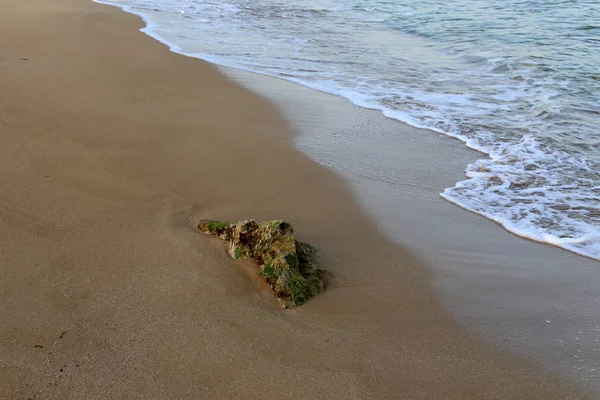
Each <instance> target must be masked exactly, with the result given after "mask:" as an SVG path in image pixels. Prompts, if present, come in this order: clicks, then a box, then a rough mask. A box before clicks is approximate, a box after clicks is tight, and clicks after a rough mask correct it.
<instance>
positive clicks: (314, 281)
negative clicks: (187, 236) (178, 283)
mask: <svg viewBox="0 0 600 400" xmlns="http://www.w3.org/2000/svg"><path fill="white" fill-rule="evenodd" d="M198 228H199V229H200V230H201V231H203V232H205V233H207V234H209V235H212V236H216V237H218V238H221V239H223V240H226V241H228V242H229V243H230V246H229V250H228V252H229V255H230V256H231V257H233V258H236V259H242V258H251V259H253V260H254V261H255V262H256V263H257V264H258V265H259V266H260V273H259V276H260V277H262V278H263V279H264V280H265V281H266V282H267V283H268V284H269V286H270V287H271V289H272V290H273V292H274V293H275V295H276V296H277V297H278V298H279V299H280V300H281V302H282V304H283V307H284V308H293V307H297V306H299V305H301V304H303V303H305V302H306V301H307V300H308V299H310V298H311V297H312V296H314V295H316V294H318V293H320V292H322V291H323V290H325V281H324V279H323V278H324V277H323V275H324V273H323V271H322V270H320V269H319V268H317V267H316V265H315V263H314V261H315V255H316V250H315V248H314V247H313V246H311V245H310V244H308V243H302V242H298V241H297V240H296V239H295V238H294V230H293V229H292V226H291V225H290V224H289V223H287V222H285V221H281V220H273V221H266V222H261V223H260V224H259V223H257V222H256V221H254V220H247V221H240V222H238V223H235V224H230V223H227V222H220V221H212V220H207V219H205V220H202V221H200V223H199V224H198Z"/></svg>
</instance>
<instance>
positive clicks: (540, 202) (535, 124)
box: [103, 0, 600, 260]
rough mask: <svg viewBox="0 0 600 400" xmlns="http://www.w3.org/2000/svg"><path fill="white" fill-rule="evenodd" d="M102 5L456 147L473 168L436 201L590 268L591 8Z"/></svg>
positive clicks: (225, 60)
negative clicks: (473, 153)
mask: <svg viewBox="0 0 600 400" xmlns="http://www.w3.org/2000/svg"><path fill="white" fill-rule="evenodd" d="M103 2H104V3H108V4H113V5H118V6H121V7H123V8H125V9H126V10H127V11H130V12H133V13H136V14H138V15H141V16H142V17H143V18H144V19H145V20H146V22H147V23H148V27H147V28H146V32H147V33H149V34H151V35H152V36H154V37H155V38H157V39H159V40H161V41H163V42H165V43H167V44H169V45H170V46H171V48H172V49H173V50H174V51H177V52H181V53H184V54H188V55H192V56H195V57H199V58H203V59H205V60H208V61H211V62H214V63H217V64H221V65H226V66H231V67H236V68H240V69H245V70H249V71H254V72H259V73H262V74H267V75H272V76H276V77H279V78H283V79H287V80H290V81H293V82H297V83H300V84H303V85H305V86H308V87H311V88H315V89H318V90H322V91H325V92H328V93H332V94H335V95H339V96H343V97H345V98H347V99H348V100H350V101H351V102H353V103H354V104H356V105H359V106H362V107H367V108H372V109H377V110H381V112H383V114H385V115H386V116H387V117H389V118H394V119H398V120H401V121H404V122H406V123H409V124H411V125H414V126H417V127H423V128H429V129H432V130H435V131H437V132H441V133H444V134H446V135H450V136H453V137H455V138H457V139H460V140H461V141H463V142H464V143H465V144H466V145H467V146H469V147H471V148H473V149H476V150H478V151H480V152H482V154H481V158H480V159H479V160H478V161H476V162H474V163H473V164H470V165H468V166H465V167H466V175H467V176H466V178H467V179H465V180H462V181H460V182H457V183H456V184H455V185H454V186H453V187H449V188H447V189H446V190H444V192H443V193H441V196H442V197H444V198H445V199H447V200H448V201H451V202H453V203H455V204H457V205H458V206H461V207H463V208H466V209H468V210H471V211H474V212H476V213H479V214H481V215H484V216H486V217H487V218H490V219H492V220H494V221H496V222H498V223H500V224H501V225H502V226H504V227H505V228H506V229H508V230H509V231H511V232H513V233H515V234H517V235H520V236H524V237H527V238H530V239H533V240H537V241H541V242H547V243H550V244H553V245H556V246H559V247H562V248H565V249H567V250H570V251H573V252H576V253H578V254H581V255H585V256H588V257H591V258H595V259H597V260H600V128H599V127H600V2H598V1H597V0H569V1H565V0H531V1H523V0H519V1H517V0H506V1H503V2H498V1H492V0H455V1H451V2H448V1H441V0H422V1H419V2H414V1H409V0H394V1H381V0H337V1H333V0H305V1H302V2H298V1H291V0H252V1H250V0H226V1H205V0H183V1H182V0H106V1H103ZM424 134H427V133H426V132H425V133H424ZM383 150H384V149H382V151H383ZM424 156H425V157H426V156H431V157H434V156H435V155H424ZM348 163H352V160H348Z"/></svg>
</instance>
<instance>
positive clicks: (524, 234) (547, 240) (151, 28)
mask: <svg viewBox="0 0 600 400" xmlns="http://www.w3.org/2000/svg"><path fill="white" fill-rule="evenodd" d="M91 1H93V2H96V3H99V4H103V5H107V6H111V7H116V8H118V9H120V10H123V11H125V12H127V13H130V14H133V15H136V16H138V17H139V18H141V19H142V20H143V21H144V24H145V26H144V27H143V28H142V29H140V31H141V32H143V33H144V34H146V35H148V36H150V37H151V38H153V39H155V40H157V41H158V42H160V43H162V44H164V45H165V46H167V47H168V48H169V50H170V51H172V52H174V53H177V54H181V55H184V56H186V57H191V58H196V59H200V60H203V61H205V62H208V63H210V64H213V65H216V66H217V67H218V68H223V69H225V70H227V69H232V70H238V71H242V72H243V73H252V74H258V75H260V76H264V77H267V78H272V79H280V80H283V81H286V82H290V83H292V84H296V85H300V86H302V87H304V88H308V89H311V90H315V91H318V92H320V93H323V94H325V95H331V96H335V97H338V98H341V99H343V100H344V101H347V102H349V103H351V104H352V105H353V106H355V107H358V108H362V109H366V110H369V111H371V110H372V111H376V112H378V113H380V114H381V115H382V116H384V117H386V118H389V119H392V120H394V121H397V122H400V123H401V124H404V125H408V126H410V127H411V129H412V128H414V129H419V130H424V131H429V132H432V133H434V134H441V135H444V136H447V137H449V138H452V139H455V140H457V141H459V142H460V143H461V144H462V145H463V146H464V147H466V148H468V149H469V150H473V151H475V152H477V153H478V154H480V155H482V156H481V157H477V158H474V159H473V158H469V159H470V162H469V163H468V164H465V165H464V166H461V171H464V172H466V173H465V174H462V175H460V176H458V177H457V179H456V181H453V182H448V184H447V185H446V186H445V187H443V188H441V190H440V193H439V195H440V197H442V198H443V199H444V200H446V201H448V202H449V203H452V204H454V205H455V206H456V207H459V208H461V209H464V210H466V211H469V212H471V213H474V214H477V215H479V216H482V217H484V218H486V219H489V220H490V221H493V222H494V223H496V224H497V225H498V226H500V227H501V228H502V229H504V230H506V231H507V232H509V233H511V234H513V235H515V236H518V237H519V238H521V239H524V240H530V241H533V242H537V243H542V244H546V245H550V246H554V247H557V248H559V249H561V250H564V251H567V252H570V253H572V254H575V255H578V256H580V257H584V258H587V259H590V260H593V261H596V262H600V258H598V257H597V256H594V255H593V254H591V253H587V252H585V251H583V250H581V249H578V248H576V247H573V246H572V245H573V244H576V243H586V242H588V241H591V242H595V241H597V240H596V239H597V238H596V237H595V236H593V237H589V236H585V237H580V238H577V239H573V238H569V239H565V238H562V237H558V236H555V235H553V234H550V233H542V234H540V233H536V232H531V231H529V230H527V229H525V230H524V229H523V228H522V227H519V226H518V224H516V223H515V222H512V221H508V220H505V219H503V218H502V217H501V216H498V215H494V214H493V213H490V212H487V211H485V210H477V209H476V208H475V207H473V206H470V205H468V204H466V203H465V202H464V199H463V200H462V201H461V200H460V199H458V198H457V197H456V196H453V194H452V189H454V188H457V187H459V186H461V184H462V183H464V182H468V181H469V180H470V179H471V178H472V177H469V176H468V173H469V172H470V173H473V171H469V167H470V166H471V165H472V164H474V163H476V162H477V161H489V160H492V159H493V156H492V155H491V150H486V149H485V148H484V147H481V146H479V145H476V144H474V143H473V141H472V140H470V139H469V138H468V137H466V136H463V135H461V134H457V133H452V132H450V131H445V130H441V129H438V128H435V127H428V126H425V125H422V124H420V123H419V122H416V121H414V120H411V119H410V118H408V119H407V117H406V116H404V117H403V116H399V115H397V114H398V113H397V112H395V111H392V110H390V109H386V108H383V107H380V106H377V105H373V104H369V103H365V102H362V101H357V100H355V99H353V98H352V97H351V96H349V95H346V94H343V93H341V92H338V91H336V90H333V89H331V88H329V89H327V88H323V87H321V86H319V85H314V84H311V83H310V82H308V81H303V80H301V79H298V78H293V77H291V76H287V77H284V76H277V75H275V74H273V73H269V72H266V71H261V70H259V69H254V68H250V67H246V66H241V65H238V64H235V63H230V62H224V61H223V60H221V59H219V57H215V56H213V55H211V54H198V53H190V52H188V51H184V50H183V48H182V47H180V45H179V44H177V43H176V42H174V41H172V40H171V39H168V38H165V37H163V36H161V33H159V28H160V26H159V25H158V24H157V23H156V22H154V21H153V20H152V18H151V17H150V16H149V15H147V14H148V13H147V12H146V13H145V12H140V11H137V10H136V9H135V8H134V7H131V6H126V5H124V4H118V3H114V2H107V1H104V0H91ZM150 14H152V13H150ZM255 91H256V90H255Z"/></svg>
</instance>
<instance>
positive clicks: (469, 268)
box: [222, 68, 600, 398]
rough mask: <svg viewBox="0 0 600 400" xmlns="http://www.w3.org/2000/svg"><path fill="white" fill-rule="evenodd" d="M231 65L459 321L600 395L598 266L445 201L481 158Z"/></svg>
mask: <svg viewBox="0 0 600 400" xmlns="http://www.w3.org/2000/svg"><path fill="white" fill-rule="evenodd" d="M222 70H223V71H224V72H226V73H227V75H228V76H231V77H233V78H234V79H235V80H236V81H237V82H240V83H241V84H243V85H244V86H246V87H248V88H251V89H253V90H256V91H257V92H259V93H261V94H262V95H264V96H266V97H267V98H269V99H270V100H272V102H273V103H274V104H276V105H277V108H278V109H279V111H280V112H281V113H282V115H283V116H284V117H285V118H286V119H287V121H288V122H289V123H290V124H291V125H292V127H293V128H294V129H295V131H296V132H297V133H298V134H297V135H296V136H295V143H296V145H297V147H299V148H300V149H302V150H303V151H304V152H306V153H307V154H309V155H310V156H311V157H312V158H313V159H314V160H315V161H317V162H320V163H323V164H324V165H327V166H328V167H329V168H330V169H332V170H334V171H336V172H337V173H339V174H341V175H342V176H343V177H344V178H345V179H346V180H347V181H348V182H349V183H350V184H351V187H352V188H353V190H354V193H355V194H356V195H357V198H358V200H359V201H360V203H361V204H362V205H364V208H365V210H366V211H367V212H368V213H369V214H370V215H372V216H373V218H374V219H375V220H376V222H377V224H378V226H379V228H380V229H381V231H382V232H384V233H385V234H386V236H388V237H390V238H391V239H392V240H394V241H395V242H397V243H400V244H401V245H404V246H406V247H408V248H410V249H411V251H412V252H413V253H414V254H416V255H417V256H418V257H419V258H420V259H422V260H424V261H426V263H427V266H428V267H429V268H430V270H431V271H432V272H433V274H432V276H431V279H430V282H431V283H432V287H433V288H434V291H435V293H436V294H437V295H438V296H439V298H440V300H441V301H442V304H443V307H444V309H446V310H447V311H448V312H450V313H451V314H452V315H453V316H454V317H455V318H457V319H458V321H459V322H460V323H461V324H463V325H464V326H466V327H468V328H469V329H470V330H472V331H476V332H477V333H478V334H480V335H482V336H483V337H485V339H486V340H487V341H491V342H493V343H494V344H496V345H498V346H501V347H503V348H509V349H510V350H512V351H514V352H515V353H517V354H519V355H523V356H526V357H527V358H529V359H531V360H535V361H536V362H541V363H543V365H544V367H545V368H548V369H551V370H553V371H555V372H557V373H560V374H561V375H563V376H568V377H571V378H572V379H574V380H576V381H577V382H579V383H580V384H582V385H585V386H586V387H589V388H590V390H593V391H594V392H595V393H596V397H597V398H600V273H599V269H598V267H599V264H598V262H597V261H595V260H591V259H588V258H585V257H581V256H578V255H575V254H572V253H569V252H567V251H564V250H562V249H559V248H556V247H553V246H549V245H546V244H541V243H537V242H533V241H530V240H526V239H523V238H519V237H518V236H515V235H513V234H510V233H508V232H507V231H505V230H504V229H503V228H502V227H500V226H499V225H497V224H496V223H493V222H491V221H489V220H488V219H486V218H483V217H481V216H479V215H477V214H473V213H471V212H468V211H466V210H463V209H461V208H459V207H457V206H455V205H453V204H451V203H449V202H447V201H445V200H444V199H442V198H441V197H440V195H439V193H441V192H442V191H443V190H444V188H446V187H450V186H452V185H453V184H454V183H455V182H457V181H459V180H462V179H463V178H464V173H463V170H464V168H465V166H466V165H467V164H468V163H472V162H474V161H475V160H476V159H478V158H482V157H484V155H483V154H482V153H479V152H476V151H473V150H471V149H469V148H467V147H466V146H465V145H464V144H463V143H462V142H460V141H458V140H455V139H452V138H449V137H447V136H444V135H441V134H439V133H436V132H432V131H429V130H422V129H416V128H413V127H410V126H407V125H405V124H403V123H400V122H398V121H395V120H392V119H389V118H385V117H384V116H383V115H381V113H380V112H378V111H372V110H366V109H364V108H360V107H356V106H354V105H352V104H350V103H349V102H348V101H346V100H344V99H342V98H340V97H336V96H332V95H328V94H325V93H321V92H317V91H315V90H312V89H308V88H305V87H302V86H299V85H297V84H294V83H290V82H286V81H284V80H281V79H274V78H270V77H265V76H262V75H257V74H253V73H249V72H244V71H239V70H233V69H230V68H223V69H222Z"/></svg>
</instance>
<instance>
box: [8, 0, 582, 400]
mask: <svg viewBox="0 0 600 400" xmlns="http://www.w3.org/2000/svg"><path fill="white" fill-rule="evenodd" d="M141 27H142V23H141V21H140V20H139V19H137V18H136V17H133V16H131V15H128V14H125V13H123V12H120V11H119V10H117V9H113V8H110V7H107V6H102V5H98V4H94V3H91V2H86V1H79V0H56V1H53V2H47V1H43V0H30V1H28V2H26V3H23V2H18V3H17V2H12V1H6V0H0V50H1V52H2V53H1V55H0V71H1V74H0V174H1V177H2V179H1V180H0V272H1V274H2V277H3V279H2V280H1V281H0V293H2V295H1V297H0V320H1V321H2V324H1V325H0V397H2V398H9V399H13V398H14V399H21V398H22V399H29V398H32V399H33V398H44V399H82V398H85V399H113V398H126V399H134V398H140V399H142V398H143V399H163V398H164V399H174V398H177V399H180V398H192V399H200V398H202V399H208V398H215V399H223V398H245V399H254V398H257V399H258V398H260V399H270V398H281V397H294V398H307V399H308V398H336V399H338V398H339V399H354V398H365V399H377V398H381V399H396V398H407V399H481V398H490V399H491V398H493V399H515V398H526V399H537V398H539V399H579V398H584V395H583V394H582V393H581V392H580V391H579V390H578V389H576V388H574V387H573V386H572V385H571V384H569V383H566V382H564V381H561V380H558V379H556V378H554V377H551V376H549V375H548V374H547V373H545V372H543V371H542V370H541V369H540V368H534V367H533V366H531V365H527V364H525V363H524V362H521V361H519V360H517V359H516V358H515V357H513V356H510V355H506V354H502V353H501V352H500V351H499V350H496V349H492V348H490V347H489V346H486V345H484V344H482V343H481V342H479V341H478V340H476V339H474V338H473V337H471V336H470V335H468V334H466V333H465V332H464V331H463V330H462V329H461V328H459V327H458V326H457V325H456V324H455V323H454V322H452V320H451V319H450V318H448V317H447V316H446V315H445V314H444V312H443V311H442V310H441V308H440V307H439V306H438V304H437V301H436V299H435V297H434V296H433V295H432V294H431V292H430V291H429V289H428V276H427V275H426V273H425V271H426V268H425V266H424V265H423V264H422V262H421V261H419V260H418V259H417V258H416V257H415V256H414V255H413V253H412V252H411V251H409V250H408V249H406V248H402V247H400V246H398V245H396V244H393V243H391V242H390V241H389V240H388V239H387V238H386V237H385V236H383V235H382V234H381V233H380V232H379V231H378V229H377V226H376V224H375V223H373V222H372V221H371V219H370V218H369V217H368V216H367V215H366V214H365V213H364V212H363V210H362V208H361V206H360V205H359V204H358V203H357V202H356V201H355V200H354V199H353V197H352V193H351V189H350V188H349V186H348V185H347V184H346V183H345V182H344V181H343V180H342V179H340V178H339V177H338V176H336V175H334V173H332V172H330V171H329V170H327V169H325V168H323V167H322V166H319V165H318V164H316V163H313V162H312V161H310V160H309V159H308V158H307V157H306V156H304V155H303V154H302V153H300V152H298V151H296V150H294V148H293V147H292V146H291V144H290V138H291V137H292V133H291V131H290V128H289V127H288V126H286V124H285V123H284V122H283V120H282V118H281V117H280V116H279V114H278V113H277V110H276V109H275V108H274V107H273V106H272V105H271V104H270V103H269V102H267V101H266V100H265V99H262V98H260V97H258V96H257V95H255V94H253V93H251V92H250V91H248V90H246V89H243V88H241V87H240V86H238V85H237V84H234V83H233V82H231V81H229V80H227V79H226V78H224V77H223V76H222V75H221V74H220V73H218V72H217V71H216V70H215V69H214V68H213V67H212V66H210V65H208V64H206V63H203V62H201V61H198V60H194V59H190V58H186V57H183V56H179V55H176V54H173V53H170V52H169V51H168V49H167V48H166V47H165V46H163V45H161V44H160V43H158V42H156V41H154V40H152V39H151V38H149V37H147V36H145V35H143V34H141V33H139V32H138V29H139V28H141ZM206 217H208V218H214V219H225V220H238V219H245V218H249V217H252V218H256V219H271V218H285V219H287V220H289V221H290V222H292V224H293V225H294V226H295V228H296V231H297V233H298V235H299V237H300V238H301V239H302V240H306V241H309V242H311V243H313V244H315V245H316V246H317V247H318V248H320V249H321V262H322V265H323V267H324V268H326V269H328V270H329V271H331V272H332V274H333V275H334V278H333V279H332V281H331V287H330V288H329V290H328V291H327V292H325V293H324V294H322V295H319V296H318V297H316V298H314V299H313V300H311V301H310V302H309V303H307V304H306V305H304V306H303V307H301V308H299V309H297V310H291V311H287V310H281V309H279V308H278V305H277V303H276V302H275V301H274V300H273V298H272V296H271V294H270V293H269V292H268V291H266V290H264V288H261V287H260V285H259V284H258V283H257V282H256V281H255V280H254V279H252V278H251V276H252V266H251V265H249V264H246V263H243V262H238V261H234V260H230V259H229V258H228V257H227V255H226V254H225V251H224V246H223V244H222V243H220V242H219V241H218V240H213V239H211V238H209V237H207V236H204V235H202V234H200V233H198V232H197V231H196V230H195V229H194V225H195V223H196V222H197V221H198V220H199V219H200V218H206Z"/></svg>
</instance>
